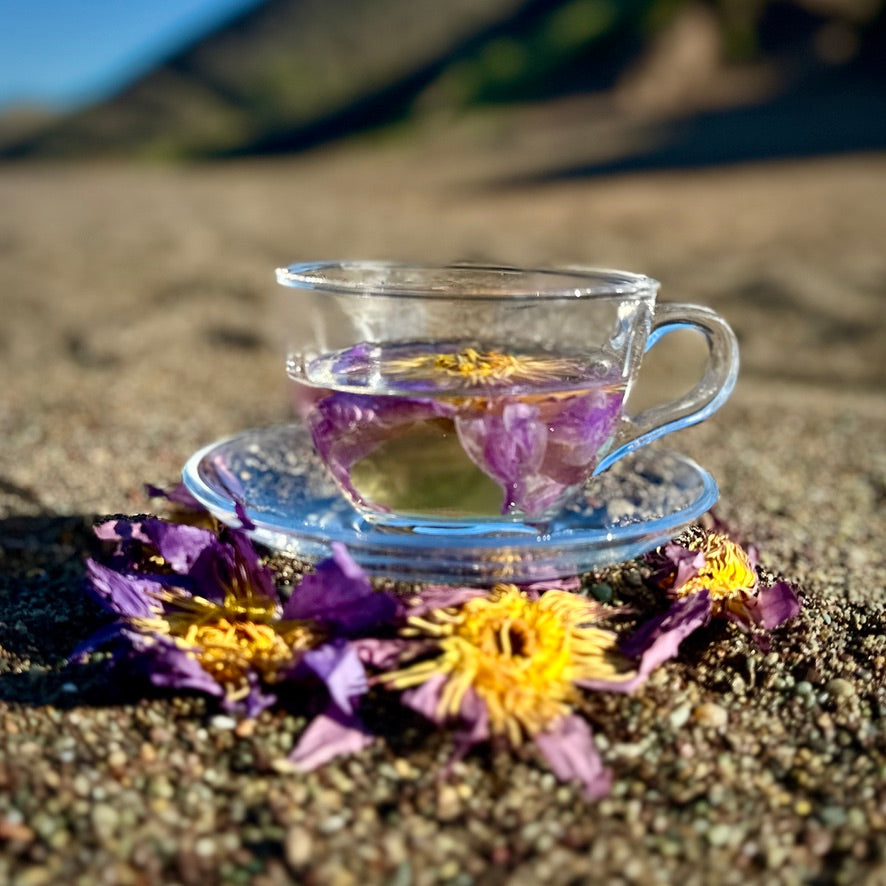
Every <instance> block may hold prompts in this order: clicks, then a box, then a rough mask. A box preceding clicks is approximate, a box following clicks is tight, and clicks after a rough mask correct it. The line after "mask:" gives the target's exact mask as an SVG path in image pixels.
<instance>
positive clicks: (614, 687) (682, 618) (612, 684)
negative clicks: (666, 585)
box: [575, 591, 711, 692]
mask: <svg viewBox="0 0 886 886" xmlns="http://www.w3.org/2000/svg"><path fill="white" fill-rule="evenodd" d="M710 617H711V595H710V594H709V593H708V592H707V591H699V592H698V593H697V594H688V595H687V596H685V597H681V598H680V599H679V600H676V601H675V602H674V603H672V604H671V606H670V608H669V609H668V610H667V612H664V613H663V614H662V615H659V616H656V617H655V618H652V619H650V620H649V621H647V622H645V623H644V624H642V625H641V626H640V627H639V628H638V629H637V630H636V631H635V632H634V633H633V634H631V636H630V637H628V638H626V639H625V640H623V641H622V643H621V651H622V653H623V654H624V655H626V656H627V657H628V658H632V659H634V660H639V661H638V662H637V672H636V673H635V674H634V676H632V677H630V678H629V679H627V680H618V679H615V680H576V681H575V682H576V685H577V686H582V687H584V688H585V689H596V690H602V691H609V692H633V691H634V690H635V689H637V688H638V687H639V686H641V685H642V684H643V683H644V682H646V679H647V678H648V677H649V675H650V674H651V673H652V671H654V670H655V668H657V667H658V666H659V665H660V664H661V663H662V662H665V661H667V660H668V659H670V658H673V657H674V656H675V655H676V654H677V652H678V650H679V648H680V644H681V643H682V642H683V640H685V639H686V637H688V636H689V635H690V634H691V633H692V632H693V631H695V630H697V629H698V628H700V627H701V626H702V625H704V624H706V623H707V622H708V620H709V619H710Z"/></svg>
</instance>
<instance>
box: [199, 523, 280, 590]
mask: <svg viewBox="0 0 886 886" xmlns="http://www.w3.org/2000/svg"><path fill="white" fill-rule="evenodd" d="M183 528H190V527H183ZM210 535H212V534H211V533H210ZM225 537H226V538H227V539H228V541H226V542H221V541H219V540H218V539H217V538H215V536H212V542H211V543H210V544H208V545H207V546H206V547H205V548H204V549H203V550H202V551H201V552H200V555H199V556H198V557H197V558H196V559H195V560H194V562H193V563H192V564H191V565H190V568H189V569H188V570H187V571H188V572H189V576H190V578H191V580H192V581H193V586H194V593H195V594H199V595H200V596H201V597H205V598H206V599H207V600H212V601H213V602H214V603H221V602H222V601H223V600H224V597H225V592H226V590H228V589H232V588H244V587H249V588H251V591H252V593H253V594H255V595H261V596H263V597H267V598H269V599H271V600H278V599H279V598H278V596H277V590H276V588H275V586H274V573H273V572H272V571H271V570H270V569H269V568H268V567H267V566H264V565H263V564H262V562H261V560H259V557H258V553H257V552H256V550H255V548H254V547H253V546H252V543H251V542H250V540H249V538H248V536H247V535H246V534H245V533H243V532H241V531H239V530H236V529H230V530H228V531H227V532H226V533H225Z"/></svg>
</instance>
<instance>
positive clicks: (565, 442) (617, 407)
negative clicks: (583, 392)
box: [541, 388, 624, 486]
mask: <svg viewBox="0 0 886 886" xmlns="http://www.w3.org/2000/svg"><path fill="white" fill-rule="evenodd" d="M623 399H624V395H623V392H622V391H620V390H607V389H602V388H601V389H600V390H598V391H596V392H594V393H593V394H590V395H588V396H582V397H574V398H572V399H570V400H567V401H561V403H565V405H559V406H558V407H557V409H556V411H555V412H553V411H552V412H550V413H549V414H546V415H544V416H543V418H544V423H545V425H546V426H547V427H548V431H549V433H548V445H547V450H546V452H545V460H544V464H543V465H542V468H541V471H542V473H543V474H545V475H546V476H548V477H550V478H551V479H552V480H557V481H558V482H559V483H562V484H563V485H564V486H574V485H575V484H577V483H582V482H584V481H585V480H586V479H587V477H588V474H589V473H590V472H591V471H592V470H593V468H594V467H595V466H596V464H597V462H598V461H599V459H600V456H601V455H602V454H603V453H604V452H605V451H606V450H607V449H608V448H609V444H610V442H611V441H612V439H613V438H614V436H615V430H616V426H617V424H618V420H619V416H620V415H621V405H622V400H623Z"/></svg>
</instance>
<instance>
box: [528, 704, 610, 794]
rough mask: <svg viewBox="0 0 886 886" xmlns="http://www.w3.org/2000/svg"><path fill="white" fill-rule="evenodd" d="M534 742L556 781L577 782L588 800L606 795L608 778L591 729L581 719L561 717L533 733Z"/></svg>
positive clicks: (608, 773) (608, 775)
mask: <svg viewBox="0 0 886 886" xmlns="http://www.w3.org/2000/svg"><path fill="white" fill-rule="evenodd" d="M534 741H535V745H536V747H537V748H538V749H539V751H540V752H541V755H542V756H543V757H544V758H545V760H546V761H547V764H548V766H550V767H551V771H552V772H553V773H554V775H556V776H557V778H559V779H560V781H566V782H569V781H578V782H581V784H582V785H583V786H584V790H585V795H586V796H587V797H588V799H590V800H597V799H599V798H600V797H605V796H606V794H608V793H609V789H610V787H611V785H612V775H611V773H610V772H609V770H608V769H606V768H605V767H604V766H603V763H602V762H601V761H600V757H599V755H598V754H597V749H596V747H595V746H594V737H593V734H592V733H591V727H590V726H588V724H587V722H586V721H585V720H583V719H582V718H581V717H577V716H574V715H571V716H568V717H561V718H560V719H559V720H557V722H556V723H554V724H553V726H551V727H550V728H548V729H547V730H545V731H544V732H539V733H538V734H536V735H535V736H534Z"/></svg>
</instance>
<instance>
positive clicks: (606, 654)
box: [381, 585, 631, 744]
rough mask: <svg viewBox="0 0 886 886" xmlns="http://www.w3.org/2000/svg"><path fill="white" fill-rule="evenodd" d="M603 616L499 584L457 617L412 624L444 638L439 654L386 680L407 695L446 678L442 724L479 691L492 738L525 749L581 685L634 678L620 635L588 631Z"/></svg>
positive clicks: (593, 608) (583, 603) (571, 598)
mask: <svg viewBox="0 0 886 886" xmlns="http://www.w3.org/2000/svg"><path fill="white" fill-rule="evenodd" d="M598 617H599V607H598V606H597V605H596V604H595V603H593V602H591V601H589V600H587V599H586V598H584V597H580V596H578V595H577V594H571V593H569V592H566V591H556V590H551V591H547V592H546V593H544V594H543V595H542V596H541V597H539V598H537V599H536V598H534V597H532V596H530V595H529V594H527V593H526V592H524V591H521V590H519V589H518V588H517V587H515V586H514V585H497V586H496V587H495V588H493V590H492V592H491V593H490V595H489V596H488V597H477V598H475V599H472V600H469V601H468V602H467V603H465V604H463V605H462V606H461V607H460V608H459V609H458V610H456V611H452V610H435V611H434V612H433V613H431V614H430V615H429V616H428V617H427V618H413V619H411V620H410V623H411V626H412V631H411V633H424V634H426V635H430V636H433V637H436V638H437V640H438V643H439V654H438V655H437V656H436V657H434V658H432V659H429V660H425V661H420V662H418V663H417V664H413V665H410V666H407V667H405V668H404V669H402V670H400V671H395V672H393V673H389V674H386V675H383V676H382V678H381V679H382V681H383V682H385V683H388V684H389V685H391V686H392V687H394V688H398V689H404V688H407V687H410V686H417V685H419V684H421V683H424V682H426V681H427V680H429V679H430V678H432V677H434V676H438V675H444V676H446V677H447V680H446V682H445V685H444V687H443V690H442V692H441V695H440V701H439V706H438V715H439V716H440V717H441V718H445V717H451V716H456V715H457V714H458V712H459V710H460V708H461V705H462V702H463V701H464V699H465V696H466V694H467V693H468V691H469V690H471V691H473V692H475V693H476V695H477V696H479V698H480V700H481V701H482V702H483V703H484V704H485V706H486V709H487V711H488V714H489V727H490V730H491V732H492V733H493V734H499V735H506V736H507V737H508V738H509V739H510V741H511V742H512V743H513V744H518V743H519V742H520V741H521V740H522V737H523V736H524V735H525V734H529V735H534V734H536V733H538V732H540V731H542V730H543V729H544V728H545V727H546V726H547V725H548V724H549V723H551V722H553V721H554V720H556V719H558V718H559V717H561V716H564V715H565V714H567V713H568V712H569V710H570V706H571V704H572V703H574V702H575V701H577V699H578V690H577V688H576V687H575V685H574V681H575V680H580V679H595V678H596V679H618V678H619V676H621V675H623V676H624V677H628V676H631V673H630V671H629V667H628V663H627V662H626V661H625V660H624V659H623V658H622V657H621V656H620V655H619V653H618V652H617V650H616V646H615V639H616V638H615V635H614V634H612V633H610V632H609V631H603V630H600V629H599V628H594V627H590V626H588V624H589V623H590V622H593V621H595V620H596V619H597V618H598Z"/></svg>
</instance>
